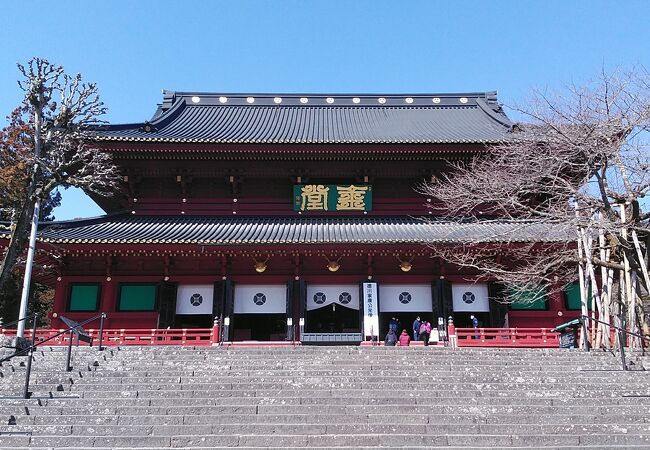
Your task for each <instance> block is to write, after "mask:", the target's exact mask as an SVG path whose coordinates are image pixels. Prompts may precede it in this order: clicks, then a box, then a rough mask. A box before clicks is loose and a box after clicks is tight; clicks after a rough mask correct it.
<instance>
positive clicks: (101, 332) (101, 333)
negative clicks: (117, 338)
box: [99, 313, 106, 352]
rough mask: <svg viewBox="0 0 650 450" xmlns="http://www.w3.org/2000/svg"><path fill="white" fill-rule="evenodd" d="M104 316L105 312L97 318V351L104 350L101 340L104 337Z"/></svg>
mask: <svg viewBox="0 0 650 450" xmlns="http://www.w3.org/2000/svg"><path fill="white" fill-rule="evenodd" d="M105 318H106V313H102V315H101V317H100V318H99V351H100V352H101V351H102V350H104V348H103V347H102V341H103V338H104V319H105Z"/></svg>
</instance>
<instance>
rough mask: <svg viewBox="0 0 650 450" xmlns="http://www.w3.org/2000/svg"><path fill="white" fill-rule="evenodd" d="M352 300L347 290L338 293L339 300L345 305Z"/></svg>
mask: <svg viewBox="0 0 650 450" xmlns="http://www.w3.org/2000/svg"><path fill="white" fill-rule="evenodd" d="M351 301H352V296H351V295H350V293H349V292H341V295H339V302H341V303H342V304H344V305H347V304H348V303H350V302H351Z"/></svg>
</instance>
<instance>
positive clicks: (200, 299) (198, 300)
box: [190, 294, 203, 306]
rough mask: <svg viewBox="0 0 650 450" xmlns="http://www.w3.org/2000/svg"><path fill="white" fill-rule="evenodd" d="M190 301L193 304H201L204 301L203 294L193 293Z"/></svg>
mask: <svg viewBox="0 0 650 450" xmlns="http://www.w3.org/2000/svg"><path fill="white" fill-rule="evenodd" d="M190 303H191V304H192V306H199V305H200V304H201V303H203V296H202V295H201V294H192V296H191V297H190Z"/></svg>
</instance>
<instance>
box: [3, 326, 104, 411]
mask: <svg viewBox="0 0 650 450" xmlns="http://www.w3.org/2000/svg"><path fill="white" fill-rule="evenodd" d="M29 318H33V319H34V325H33V328H32V334H31V339H32V343H31V345H30V346H29V347H26V348H23V349H18V348H16V352H15V353H13V354H12V355H9V356H7V357H5V358H2V359H0V366H1V365H2V363H4V362H6V361H9V360H11V359H13V358H15V357H16V356H25V355H27V367H26V370H25V387H24V390H23V398H29V381H30V378H31V373H32V360H33V355H34V350H36V349H37V348H38V346H39V345H43V344H45V343H47V342H50V341H52V340H54V339H56V338H58V337H59V336H61V335H63V334H65V333H70V336H69V340H68V354H67V358H66V363H65V370H66V372H70V371H71V370H72V366H71V365H70V358H71V356H72V341H73V340H74V334H75V333H76V334H77V345H79V330H80V329H81V328H82V327H83V326H84V325H86V324H88V323H90V322H92V321H94V320H97V319H99V320H100V326H99V329H100V333H99V350H102V331H103V328H104V319H105V318H106V314H105V313H101V314H98V315H97V316H95V317H91V318H90V319H87V320H85V321H83V322H81V323H78V324H76V325H73V326H70V327H68V328H66V329H62V330H60V331H59V332H58V333H56V334H54V335H52V336H49V337H48V338H46V339H43V340H40V341H38V342H37V341H36V336H37V332H36V325H37V323H38V314H34V315H33V316H31V317H25V318H23V319H20V320H17V321H14V322H11V323H9V324H7V326H10V325H14V324H16V323H18V322H20V321H21V320H26V319H29ZM3 326H4V325H3ZM16 342H19V341H18V339H16ZM90 346H92V340H91V341H90Z"/></svg>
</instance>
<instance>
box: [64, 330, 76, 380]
mask: <svg viewBox="0 0 650 450" xmlns="http://www.w3.org/2000/svg"><path fill="white" fill-rule="evenodd" d="M73 336H74V331H72V330H70V336H69V338H68V357H67V358H66V361H65V371H66V372H71V371H72V366H71V365H70V358H72V340H73Z"/></svg>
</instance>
